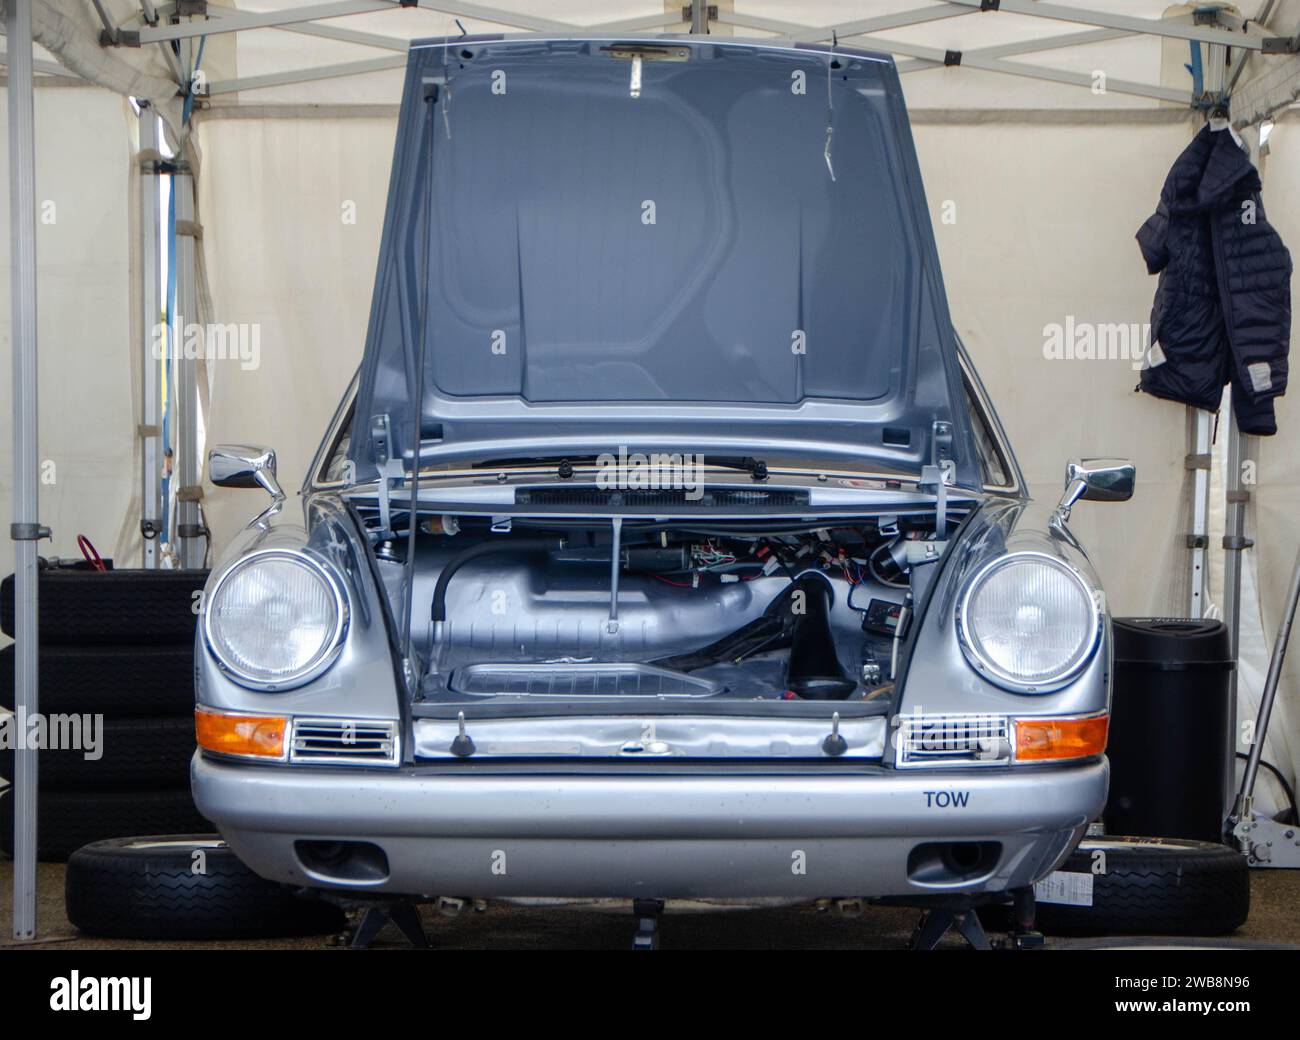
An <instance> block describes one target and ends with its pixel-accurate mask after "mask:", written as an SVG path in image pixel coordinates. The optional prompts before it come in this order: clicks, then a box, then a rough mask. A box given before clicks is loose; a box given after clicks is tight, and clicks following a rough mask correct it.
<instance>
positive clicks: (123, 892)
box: [64, 835, 344, 939]
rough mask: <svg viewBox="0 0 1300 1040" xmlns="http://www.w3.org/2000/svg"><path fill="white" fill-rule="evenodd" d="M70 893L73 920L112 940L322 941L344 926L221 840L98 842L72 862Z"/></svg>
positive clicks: (338, 916) (339, 917)
mask: <svg viewBox="0 0 1300 1040" xmlns="http://www.w3.org/2000/svg"><path fill="white" fill-rule="evenodd" d="M195 851H201V852H202V854H203V856H202V859H203V863H202V872H201V873H196V872H195V861H196V857H195V856H194V853H195ZM65 886H66V887H65V893H64V897H65V902H66V905H67V911H68V920H69V921H71V922H72V923H73V924H74V925H76V926H77V928H79V929H80V930H81V931H83V932H86V933H87V934H89V935H99V936H105V937H107V938H112V939H246V938H264V937H268V936H290V935H319V934H322V933H326V932H337V931H340V930H341V929H342V928H343V924H344V917H343V913H342V911H340V910H339V908H338V907H336V906H334V905H332V904H329V903H323V902H321V901H319V900H315V899H308V898H300V897H298V896H295V895H294V893H293V890H292V889H290V888H287V887H285V886H284V885H278V884H275V883H274V882H271V881H265V880H263V879H262V878H260V877H258V876H257V875H256V874H254V873H253V872H252V871H251V870H249V869H248V868H247V867H246V866H244V864H242V863H241V862H240V861H239V860H238V859H237V858H236V856H235V854H234V853H233V852H231V851H230V849H229V848H228V847H227V846H226V844H225V842H223V841H222V840H221V839H220V838H219V837H217V836H216V835H163V836H159V837H150V838H115V839H113V840H112V841H97V842H95V843H94V844H92V845H87V846H85V847H84V848H80V849H78V850H77V851H76V852H74V853H73V854H72V855H71V856H70V857H69V858H68V870H67V874H66V881H65Z"/></svg>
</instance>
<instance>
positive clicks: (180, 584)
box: [0, 569, 208, 647]
mask: <svg viewBox="0 0 1300 1040" xmlns="http://www.w3.org/2000/svg"><path fill="white" fill-rule="evenodd" d="M207 577H208V572H207V571H205V570H187V571H156V570H120V571H119V570H114V571H105V572H100V571H83V570H72V569H51V570H43V571H41V572H40V578H39V589H38V601H39V610H40V638H41V646H42V647H45V646H53V645H55V644H63V645H68V644H72V645H76V646H84V645H85V644H87V643H115V644H132V643H134V644H137V645H151V644H153V643H156V642H158V641H160V640H170V641H172V642H183V641H185V640H190V639H193V638H194V625H195V622H196V621H197V620H198V618H197V616H196V615H195V613H194V593H195V592H196V591H198V590H200V589H202V588H203V584H204V582H206V581H207ZM0 631H3V632H4V633H5V635H8V636H12V635H13V634H14V579H13V575H10V576H9V577H7V578H5V579H4V582H3V583H0Z"/></svg>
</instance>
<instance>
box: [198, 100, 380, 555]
mask: <svg viewBox="0 0 1300 1040" xmlns="http://www.w3.org/2000/svg"><path fill="white" fill-rule="evenodd" d="M395 128H396V120H395V118H394V117H393V116H391V115H380V116H369V117H367V116H359V117H356V118H331V119H320V118H313V117H310V116H307V117H303V118H263V119H240V118H214V119H205V120H203V121H202V122H201V123H200V128H199V130H198V141H199V147H200V150H201V151H202V153H203V164H202V171H201V173H200V176H199V218H200V220H201V221H202V223H203V250H204V256H205V258H206V261H207V270H208V285H209V289H210V290H211V294H212V299H213V309H214V314H213V320H214V321H218V322H222V323H230V322H239V323H250V324H256V325H258V326H259V327H260V364H259V366H258V367H256V368H245V367H244V364H243V363H242V361H240V360H225V361H214V362H210V363H209V369H210V378H211V380H212V397H211V408H210V411H209V415H208V444H209V445H213V444H220V443H222V442H234V443H254V444H267V445H270V446H271V447H274V448H275V449H276V450H277V452H278V453H279V472H280V480H281V483H282V484H283V485H284V487H285V488H286V490H288V491H290V492H293V491H297V489H298V488H299V486H300V485H301V482H302V478H303V477H304V475H305V473H306V469H307V465H308V463H309V462H310V461H311V457H312V455H313V454H314V453H315V451H316V447H317V445H318V444H319V442H320V439H321V437H322V435H323V434H324V431H325V425H326V423H327V422H328V421H329V418H330V416H331V415H332V414H333V412H334V409H335V407H336V406H337V404H338V402H339V398H340V397H341V396H342V394H343V391H344V389H345V388H346V387H347V384H348V381H349V380H350V379H351V378H352V373H353V372H354V370H355V369H356V367H357V365H358V364H360V362H361V353H362V350H363V349H364V346H365V332H366V322H367V320H368V318H369V316H370V296H371V292H372V290H373V289H374V279H375V261H376V258H377V256H378V252H379V233H380V229H381V228H382V225H383V218H384V206H385V202H386V199H387V192H388V170H389V166H390V164H391V162H392V151H393V136H394V131H395ZM352 217H354V218H355V223H348V222H346V220H345V218H352ZM264 497H265V496H263V495H261V494H260V493H259V492H250V491H232V490H230V489H226V488H215V487H213V486H212V485H211V484H207V485H206V486H205V489H204V510H205V513H206V516H207V520H208V524H209V526H210V527H211V529H212V531H213V532H214V536H213V549H214V559H215V557H216V555H217V554H219V553H220V551H221V549H222V547H223V546H224V545H225V543H226V542H227V541H228V540H229V538H230V536H231V535H232V534H233V533H234V532H235V531H237V530H238V529H239V527H240V526H242V525H243V524H244V523H246V522H247V521H248V519H249V518H250V517H252V516H253V515H254V514H255V513H256V512H258V511H260V510H261V509H262V508H263V507H264V505H265V502H264V501H263V499H264Z"/></svg>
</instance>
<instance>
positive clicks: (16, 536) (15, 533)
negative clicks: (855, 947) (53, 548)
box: [9, 523, 53, 542]
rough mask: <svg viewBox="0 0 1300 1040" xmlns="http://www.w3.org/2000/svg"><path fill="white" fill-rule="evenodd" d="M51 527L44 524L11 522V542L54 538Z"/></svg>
mask: <svg viewBox="0 0 1300 1040" xmlns="http://www.w3.org/2000/svg"><path fill="white" fill-rule="evenodd" d="M52 537H53V535H52V534H51V533H50V529H49V528H48V527H46V526H45V525H44V524H40V523H35V524H10V525H9V540H10V541H11V542H39V541H40V540H41V539H42V538H52Z"/></svg>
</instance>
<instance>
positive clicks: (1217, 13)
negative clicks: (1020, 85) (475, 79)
mask: <svg viewBox="0 0 1300 1040" xmlns="http://www.w3.org/2000/svg"><path fill="white" fill-rule="evenodd" d="M141 2H142V3H145V0H141ZM153 6H154V5H153V4H151V3H149V4H146V6H145V11H144V15H145V24H144V25H143V26H141V28H140V29H139V30H138V31H131V32H128V31H125V30H122V29H120V28H117V29H106V30H105V32H104V36H103V40H102V42H103V43H104V45H105V46H142V45H144V44H147V43H162V44H164V45H166V44H167V43H168V42H170V41H175V40H183V39H193V38H196V37H202V36H207V35H212V34H216V33H227V32H239V31H244V30H249V29H281V30H284V31H288V32H296V33H300V34H303V35H309V36H317V37H321V38H324V39H332V40H336V41H339V42H343V43H351V44H355V45H358V46H366V47H375V48H379V49H383V50H390V51H394V52H399V53H402V52H405V50H406V49H407V48H408V47H409V41H406V40H402V39H401V38H398V37H388V36H384V35H381V34H376V33H369V32H361V31H357V30H353V29H347V28H342V27H335V26H325V25H321V24H319V22H320V21H323V20H328V19H332V18H345V17H348V16H350V15H357V14H368V13H373V12H376V11H385V10H393V9H398V10H401V9H403V8H402V5H401V0H330V2H326V3H316V4H310V5H308V6H304V7H299V8H294V9H289V10H281V11H269V12H250V11H241V10H238V9H235V8H231V7H225V6H222V5H218V4H212V5H211V6H210V7H209V15H208V17H207V18H205V19H202V20H189V21H183V22H178V23H176V24H174V25H163V24H161V19H160V17H159V15H160V14H161V13H162V11H163V10H164V9H166V8H170V7H172V5H170V4H166V5H161V6H160V7H159V8H156V9H154V10H153V20H152V22H151V21H149V9H150V8H153ZM416 9H417V10H423V11H426V12H430V13H438V14H449V15H453V16H458V17H459V16H463V17H466V18H474V19H479V20H483V21H488V22H493V23H495V24H499V25H505V26H509V27H511V28H515V29H522V30H525V31H533V32H541V33H557V34H563V35H571V34H573V35H590V34H593V33H620V34H622V33H627V34H635V33H640V32H643V31H647V30H652V29H662V28H664V27H667V26H671V25H676V24H681V23H682V22H686V24H687V28H689V29H690V31H691V32H692V33H695V34H700V33H707V32H708V25H709V23H710V22H711V21H713V22H717V23H718V24H721V25H729V26H734V27H738V28H744V29H755V30H758V31H760V32H768V33H772V34H774V35H775V36H777V37H779V38H781V39H783V40H788V41H790V42H793V43H819V42H826V41H831V42H838V41H839V40H841V39H843V40H849V39H852V40H854V41H855V43H857V44H860V45H865V46H869V47H874V48H876V49H879V50H883V51H885V52H886V53H889V54H893V55H895V56H901V57H903V58H906V59H909V60H908V61H906V62H904V63H902V64H901V65H900V67H899V71H900V72H904V73H906V72H916V71H921V70H924V69H930V68H936V67H939V66H944V65H952V64H961V65H966V66H968V67H970V68H977V69H980V70H982V71H986V72H995V73H1000V74H1002V75H1010V76H1018V77H1022V78H1028V79H1037V80H1041V81H1045V82H1050V83H1061V84H1064V85H1066V86H1077V87H1084V88H1088V89H1092V90H1094V91H1096V90H1098V88H1099V83H1098V82H1097V81H1096V80H1095V79H1094V77H1093V76H1089V75H1085V74H1083V73H1077V72H1070V71H1067V70H1064V69H1056V68H1050V67H1047V66H1042V65H1035V64H1030V63H1027V62H1018V61H1017V62H1010V61H1005V60H1004V59H1005V58H1008V57H1012V56H1014V55H1018V54H1031V53H1036V52H1041V51H1047V50H1059V49H1061V48H1065V47H1073V46H1083V45H1087V44H1091V43H1100V42H1104V41H1106V40H1110V39H1117V38H1120V37H1123V36H1128V35H1147V36H1156V37H1164V38H1170V39H1181V40H1188V41H1194V42H1201V43H1206V44H1218V45H1222V46H1227V47H1236V48H1238V49H1239V50H1247V51H1257V52H1262V53H1269V54H1272V53H1283V52H1285V51H1289V50H1293V49H1294V46H1295V41H1293V40H1288V39H1285V38H1282V37H1274V36H1268V35H1265V34H1264V33H1262V32H1260V31H1259V30H1258V29H1257V28H1255V27H1254V26H1253V24H1252V23H1250V22H1249V20H1248V19H1242V18H1240V17H1238V16H1236V15H1232V14H1229V13H1227V12H1225V11H1221V10H1215V9H1208V10H1204V11H1197V12H1195V13H1194V14H1191V15H1185V16H1182V17H1178V18H1163V19H1151V18H1138V17H1134V16H1131V15H1123V14H1114V13H1111V12H1105V11H1097V10H1092V9H1088V8H1083V7H1077V6H1074V5H1072V4H1059V3H1048V2H1045V0H941V2H936V3H933V4H931V5H930V6H928V7H924V8H913V9H910V10H907V11H898V12H895V13H893V14H887V15H877V16H873V17H870V18H862V19H856V20H853V21H846V22H839V23H836V24H833V25H823V26H804V25H797V24H794V23H790V22H783V21H778V20H775V19H771V18H765V17H760V16H757V15H747V14H743V13H740V14H738V13H736V12H734V11H727V10H720V9H717V8H712V7H711V5H709V4H707V3H706V2H703V0H692V2H691V3H690V4H689V5H688V6H687V7H686V8H685V9H684V10H683V12H682V13H681V15H680V16H679V15H678V13H677V12H676V11H666V12H665V13H663V14H660V15H649V16H645V17H641V18H633V19H626V20H623V21H621V22H608V23H604V24H599V25H587V26H583V25H575V24H572V23H569V22H563V21H558V20H555V19H551V18H538V17H534V16H532V15H527V14H521V13H517V12H512V11H502V10H500V9H498V8H494V7H489V6H485V5H483V4H479V3H463V2H458V0H434V4H433V5H431V6H422V7H419V8H416ZM1001 12H1008V13H1011V14H1018V15H1025V16H1029V17H1035V18H1044V19H1049V20H1052V21H1057V22H1069V23H1073V24H1077V25H1087V26H1092V27H1093V29H1092V30H1090V31H1085V32H1076V33H1065V34H1060V35H1057V36H1049V37H1044V38H1041V39H1038V40H1025V41H1015V42H1011V43H1005V44H996V45H992V46H988V47H981V48H977V49H975V50H971V51H965V52H958V51H943V50H940V49H938V48H935V47H924V46H919V45H915V44H909V43H905V42H903V41H899V40H885V39H880V38H879V37H875V36H872V35H871V34H872V33H875V32H881V31H887V30H891V29H901V28H906V27H909V26H915V25H920V24H923V23H926V22H933V21H938V20H941V19H947V18H955V17H961V16H964V15H971V14H980V13H1001ZM400 64H401V62H400V61H397V60H395V59H385V58H373V59H368V60H365V61H354V62H342V63H336V64H331V65H323V66H317V67H313V68H307V69H293V70H286V71H284V72H275V73H269V74H266V75H261V76H252V77H244V78H236V79H232V80H225V81H222V82H219V83H215V84H213V85H212V86H211V87H210V89H209V93H211V94H230V93H235V92H237V91H240V90H254V89H258V88H262V87H276V86H282V85H285V84H290V83H310V82H313V81H316V80H326V79H336V78H339V77H343V76H353V75H364V74H366V73H370V72H376V71H382V70H386V69H392V68H397V67H399V65H400ZM1101 89H1103V90H1104V91H1105V92H1107V93H1112V92H1113V93H1116V94H1125V95H1130V96H1134V97H1141V98H1147V99H1150V100H1155V101H1168V102H1173V103H1177V104H1193V105H1194V104H1196V102H1197V99H1196V98H1194V97H1193V96H1192V95H1191V93H1190V92H1185V91H1181V90H1176V89H1173V88H1169V87H1162V86H1159V85H1156V84H1147V83H1136V82H1132V81H1130V80H1121V79H1113V78H1108V79H1107V80H1106V81H1105V83H1104V87H1102V88H1101Z"/></svg>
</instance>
